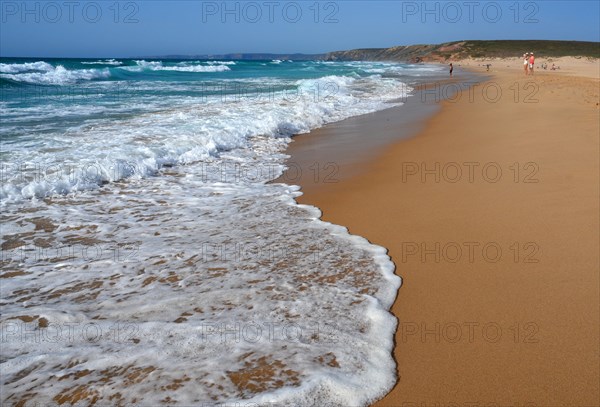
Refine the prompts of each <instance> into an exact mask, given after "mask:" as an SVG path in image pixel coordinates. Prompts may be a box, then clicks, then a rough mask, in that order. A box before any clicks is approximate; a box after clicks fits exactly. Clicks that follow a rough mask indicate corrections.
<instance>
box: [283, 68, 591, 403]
mask: <svg viewBox="0 0 600 407" xmlns="http://www.w3.org/2000/svg"><path fill="white" fill-rule="evenodd" d="M597 63H598V62H596V64H597ZM465 65H470V66H471V67H472V68H474V69H478V68H477V64H476V63H473V62H472V61H467V62H466V63H465ZM494 65H495V66H494ZM494 65H492V69H491V71H490V72H489V74H490V75H492V78H491V80H490V82H488V83H487V85H478V86H475V87H474V88H472V91H461V92H458V93H456V96H457V97H456V98H454V100H450V101H444V102H442V103H441V104H440V105H441V110H440V111H439V112H438V113H436V114H435V115H434V116H433V117H432V118H430V119H428V120H427V121H426V122H424V123H423V122H422V123H421V124H418V121H417V122H415V123H413V124H411V126H409V127H406V125H407V120H406V117H405V115H404V114H403V112H402V107H400V108H394V109H389V110H387V111H384V112H378V113H375V114H372V115H366V116H361V117H359V118H356V119H351V120H347V121H344V122H341V123H339V124H335V125H332V126H326V127H325V128H322V129H319V130H317V131H315V132H312V133H310V134H308V135H303V136H300V137H297V138H296V140H295V142H294V143H292V144H291V146H290V149H289V150H288V152H289V154H291V158H290V162H293V163H294V166H295V168H296V169H298V168H300V169H303V172H302V174H303V176H302V177H298V173H297V172H296V173H295V174H292V173H291V172H290V173H289V174H288V175H287V177H288V181H289V180H290V179H293V180H294V181H295V182H294V183H297V184H299V185H301V187H302V190H303V192H304V195H303V196H301V197H300V198H299V199H298V201H299V202H301V203H306V204H311V205H315V206H317V207H319V208H320V209H321V210H322V211H323V219H324V220H325V221H329V222H333V223H336V224H340V225H344V226H346V227H348V229H349V230H350V232H351V233H353V234H357V235H361V236H363V237H366V238H367V239H369V240H370V241H371V242H373V243H375V244H378V245H381V246H383V247H386V248H387V249H389V254H390V256H391V258H392V260H393V261H394V263H395V264H396V274H398V275H399V276H401V277H402V279H403V285H402V287H401V288H400V290H399V293H398V297H397V300H396V302H395V304H394V306H393V309H392V312H393V313H394V314H395V315H396V317H397V318H398V319H399V325H398V330H397V333H396V338H395V339H396V347H395V350H394V357H395V360H396V362H397V364H398V382H397V384H396V386H395V387H394V389H393V390H392V391H391V392H390V393H389V394H388V395H387V396H386V397H385V398H384V399H383V400H381V401H380V402H378V403H376V404H375V405H376V406H403V407H429V406H447V405H452V406H456V405H459V406H463V405H464V406H467V405H470V406H473V405H484V406H486V405H502V406H527V405H532V406H533V405H535V406H545V407H546V406H548V407H550V406H562V405H569V406H597V405H599V401H600V393H599V382H600V372H599V370H600V367H599V364H598V360H599V357H600V349H599V343H600V334H599V326H600V276H599V270H598V265H599V210H600V209H599V184H600V177H599V157H600V152H599V135H600V120H599V114H600V109H599V106H598V102H599V81H598V77H597V76H596V77H595V78H583V77H577V76H572V73H571V74H567V71H565V72H564V73H560V72H550V71H537V72H536V75H534V76H533V77H532V76H528V77H525V76H524V75H523V72H522V71H521V70H519V69H517V68H518V65H515V66H514V67H506V66H503V67H502V66H501V65H502V64H501V63H496V64H494ZM505 65H509V64H505ZM481 69H482V70H483V68H481ZM457 70H458V71H459V72H460V65H459V66H458V69H457ZM586 72H590V73H591V74H590V75H588V76H592V77H593V76H595V74H594V73H595V72H599V70H597V69H594V67H593V66H592V69H588V70H587V71H586ZM465 88H466V86H465ZM446 91H447V89H444V88H443V87H440V88H439V89H438V90H437V92H438V94H441V93H442V92H446ZM435 92H436V91H430V92H429V94H428V98H426V99H427V100H428V101H431V100H432V99H433V100H434V99H435ZM422 104H423V105H424V104H425V103H422ZM427 105H430V103H427ZM427 109H430V107H428V108H427ZM409 133H410V134H412V135H413V136H414V137H410V138H407V137H408V134H409ZM347 135H351V137H350V138H347V137H346V136H347ZM373 140H376V141H373ZM373 144H376V147H373V146H372V145H373ZM328 163H329V164H332V165H330V166H329V167H328V168H324V167H325V166H326V165H327V164H328ZM315 164H316V166H315ZM311 165H312V166H313V168H312V169H309V167H311ZM290 171H291V170H290ZM307 175H308V176H307ZM284 178H285V176H284ZM453 403H454V404H453ZM469 403H470V404H469ZM494 403H495V404H494ZM528 403H529V404H528Z"/></svg>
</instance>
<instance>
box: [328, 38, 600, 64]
mask: <svg viewBox="0 0 600 407" xmlns="http://www.w3.org/2000/svg"><path fill="white" fill-rule="evenodd" d="M525 52H535V54H536V55H537V56H538V57H565V56H578V57H592V58H600V43H599V42H584V41H551V40H522V41H521V40H495V41H455V42H447V43H444V44H437V45H408V46H398V47H391V48H367V49H355V50H350V51H336V52H330V53H328V54H327V55H326V57H325V59H326V60H328V61H356V60H369V61H403V62H444V61H448V60H460V59H465V58H508V57H515V56H520V55H522V54H523V53H525Z"/></svg>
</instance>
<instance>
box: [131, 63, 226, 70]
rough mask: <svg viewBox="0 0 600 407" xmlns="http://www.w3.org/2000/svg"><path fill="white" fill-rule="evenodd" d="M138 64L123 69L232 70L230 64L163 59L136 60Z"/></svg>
mask: <svg viewBox="0 0 600 407" xmlns="http://www.w3.org/2000/svg"><path fill="white" fill-rule="evenodd" d="M135 62H136V64H137V66H125V67H121V69H124V70H127V71H132V72H141V71H144V70H151V71H176V72H224V71H230V70H231V68H230V67H229V66H227V65H230V64H218V65H217V64H210V65H190V64H188V63H179V64H177V65H167V66H165V65H163V63H162V62H161V61H145V60H140V61H135Z"/></svg>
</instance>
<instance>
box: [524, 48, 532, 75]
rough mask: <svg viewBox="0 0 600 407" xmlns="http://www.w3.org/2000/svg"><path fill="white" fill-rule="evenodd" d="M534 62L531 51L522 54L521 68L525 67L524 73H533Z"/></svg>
mask: <svg viewBox="0 0 600 407" xmlns="http://www.w3.org/2000/svg"><path fill="white" fill-rule="evenodd" d="M534 63H535V57H534V56H533V52H526V53H525V54H523V68H524V69H525V75H533V64H534Z"/></svg>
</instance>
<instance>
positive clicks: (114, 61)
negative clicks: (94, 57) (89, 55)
mask: <svg viewBox="0 0 600 407" xmlns="http://www.w3.org/2000/svg"><path fill="white" fill-rule="evenodd" d="M82 64H83V65H115V66H118V65H123V63H122V62H120V61H117V60H116V59H106V60H104V61H86V62H82Z"/></svg>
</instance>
